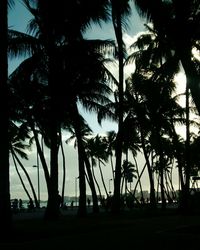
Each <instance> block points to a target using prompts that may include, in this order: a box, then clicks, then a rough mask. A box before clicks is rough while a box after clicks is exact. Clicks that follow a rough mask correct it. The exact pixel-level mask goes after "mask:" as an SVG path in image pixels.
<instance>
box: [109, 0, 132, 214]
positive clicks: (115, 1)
mask: <svg viewBox="0 0 200 250" xmlns="http://www.w3.org/2000/svg"><path fill="white" fill-rule="evenodd" d="M110 3H111V16H112V23H113V27H114V31H115V36H116V41H117V57H118V63H119V83H118V86H117V87H118V100H117V102H118V109H117V116H118V132H117V137H116V149H115V150H116V165H115V179H114V194H113V202H112V211H113V212H114V213H119V212H120V185H121V167H122V131H123V115H124V113H123V112H124V111H123V103H124V42H123V28H125V27H124V25H125V23H126V18H127V16H128V15H129V14H130V5H129V0H126V1H123V2H122V1H119V0H111V1H110Z"/></svg>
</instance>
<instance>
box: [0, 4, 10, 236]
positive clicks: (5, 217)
mask: <svg viewBox="0 0 200 250" xmlns="http://www.w3.org/2000/svg"><path fill="white" fill-rule="evenodd" d="M7 4H8V1H6V0H5V1H1V2H0V32H1V37H2V39H0V55H1V56H0V69H1V70H0V114H1V122H0V138H1V143H0V162H1V163H0V221H1V228H2V233H5V234H6V233H7V232H9V230H10V227H11V224H12V214H11V206H10V178H9V171H10V166H9V139H8V138H9V137H8V127H9V125H8V124H9V115H8V98H7V97H8V92H7V91H8V90H7V80H8V58H7V46H8V34H7V29H8V20H7Z"/></svg>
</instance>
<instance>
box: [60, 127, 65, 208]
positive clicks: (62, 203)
mask: <svg viewBox="0 0 200 250" xmlns="http://www.w3.org/2000/svg"><path fill="white" fill-rule="evenodd" d="M60 147H61V153H62V158H63V181H62V192H61V206H62V207H63V206H64V196H65V179H66V164H65V152H64V148H63V142H62V134H61V131H60Z"/></svg>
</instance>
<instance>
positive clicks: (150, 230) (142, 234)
mask: <svg viewBox="0 0 200 250" xmlns="http://www.w3.org/2000/svg"><path fill="white" fill-rule="evenodd" d="M114 248H116V249H136V250H139V249H160V250H163V249H178V250H181V249H188V250H191V249H196V250H198V249H200V214H193V215H178V214H177V212H175V211H173V212H172V211H166V212H164V213H163V212H162V213H161V212H158V213H157V214H152V213H149V212H146V211H145V212H144V211H132V212H126V213H125V212H124V213H122V214H121V215H118V216H114V215H111V214H106V213H101V214H99V215H98V216H94V215H92V214H89V215H88V216H87V218H78V217H77V216H76V214H75V213H70V212H69V213H68V212H65V213H63V215H62V217H61V219H60V220H59V221H54V222H46V221H44V220H43V219H42V213H41V212H40V213H39V212H35V213H29V214H25V213H24V215H17V216H15V217H14V230H13V233H12V234H11V235H10V236H9V237H8V239H4V240H1V242H0V249H1V250H4V249H27V250H29V249H36V250H42V249H55V250H59V249H69V250H71V249H94V250H95V249H102V250H103V249H114Z"/></svg>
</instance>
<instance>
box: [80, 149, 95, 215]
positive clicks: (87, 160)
mask: <svg viewBox="0 0 200 250" xmlns="http://www.w3.org/2000/svg"><path fill="white" fill-rule="evenodd" d="M84 162H85V166H86V170H87V173H88V178H89V185H90V189H91V192H92V206H93V213H98V212H99V206H98V198H97V193H96V189H95V185H94V180H93V176H92V171H91V166H90V162H89V159H88V157H87V155H86V153H85V151H84Z"/></svg>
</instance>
